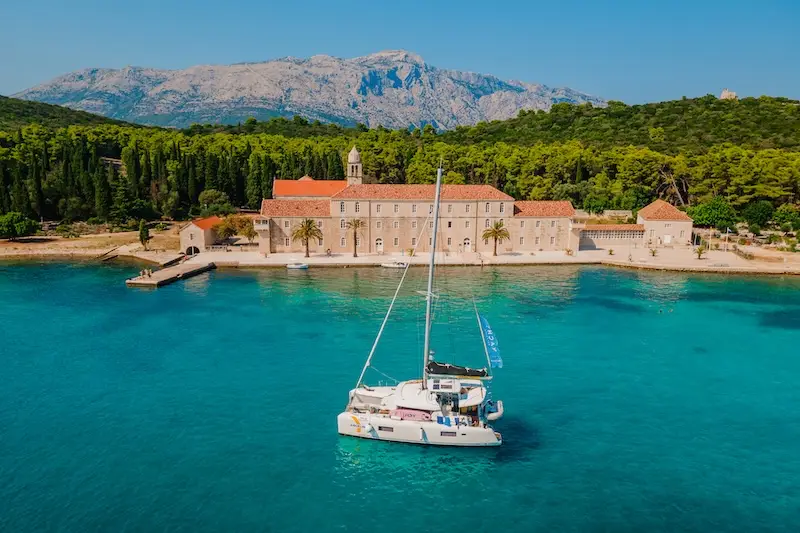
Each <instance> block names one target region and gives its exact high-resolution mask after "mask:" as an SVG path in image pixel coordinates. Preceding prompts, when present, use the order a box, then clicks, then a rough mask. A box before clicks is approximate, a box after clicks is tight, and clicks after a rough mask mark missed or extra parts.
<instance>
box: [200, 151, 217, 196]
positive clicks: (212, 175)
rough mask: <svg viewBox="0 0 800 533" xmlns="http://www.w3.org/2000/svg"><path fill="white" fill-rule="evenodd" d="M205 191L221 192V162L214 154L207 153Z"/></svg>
mask: <svg viewBox="0 0 800 533" xmlns="http://www.w3.org/2000/svg"><path fill="white" fill-rule="evenodd" d="M205 171H206V172H205V174H206V179H205V186H204V187H203V190H205V189H215V190H217V191H219V190H220V181H219V179H218V174H219V162H218V161H217V157H216V156H215V155H214V154H212V153H211V152H208V153H206V164H205Z"/></svg>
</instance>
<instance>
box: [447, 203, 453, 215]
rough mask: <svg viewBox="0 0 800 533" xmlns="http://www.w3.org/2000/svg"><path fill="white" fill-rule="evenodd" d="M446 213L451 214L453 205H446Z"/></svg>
mask: <svg viewBox="0 0 800 533" xmlns="http://www.w3.org/2000/svg"><path fill="white" fill-rule="evenodd" d="M447 212H448V213H452V212H453V204H447Z"/></svg>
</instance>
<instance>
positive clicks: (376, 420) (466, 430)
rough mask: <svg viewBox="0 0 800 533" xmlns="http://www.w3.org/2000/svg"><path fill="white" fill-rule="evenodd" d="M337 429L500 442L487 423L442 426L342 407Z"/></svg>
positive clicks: (422, 439) (448, 441) (389, 437)
mask: <svg viewBox="0 0 800 533" xmlns="http://www.w3.org/2000/svg"><path fill="white" fill-rule="evenodd" d="M337 422H338V426H339V433H340V434H342V435H347V436H350V437H360V438H363V439H374V440H385V441H390V442H406V443H409V444H427V445H431V446H500V445H501V444H502V443H503V439H502V437H501V436H500V433H497V432H495V431H494V430H493V429H492V428H490V427H473V426H445V425H442V424H439V423H437V422H427V421H425V422H422V421H417V420H396V419H394V418H391V417H387V416H379V415H373V414H368V413H353V412H348V411H345V412H343V413H340V414H339V417H338V419H337Z"/></svg>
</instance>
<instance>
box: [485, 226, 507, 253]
mask: <svg viewBox="0 0 800 533" xmlns="http://www.w3.org/2000/svg"><path fill="white" fill-rule="evenodd" d="M481 237H482V238H483V239H494V253H493V254H492V255H497V240H498V239H510V238H511V235H509V234H508V230H507V229H506V228H504V227H503V221H502V220H498V221H497V222H495V223H494V224H492V227H491V228H486V229H485V230H484V231H483V235H482V236H481Z"/></svg>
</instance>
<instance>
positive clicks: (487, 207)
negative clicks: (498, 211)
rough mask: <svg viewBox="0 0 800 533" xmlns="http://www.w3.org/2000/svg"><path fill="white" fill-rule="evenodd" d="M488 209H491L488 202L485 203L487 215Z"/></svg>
mask: <svg viewBox="0 0 800 533" xmlns="http://www.w3.org/2000/svg"><path fill="white" fill-rule="evenodd" d="M490 209H491V206H490V205H489V202H486V212H487V213H488V212H489V210H490Z"/></svg>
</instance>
